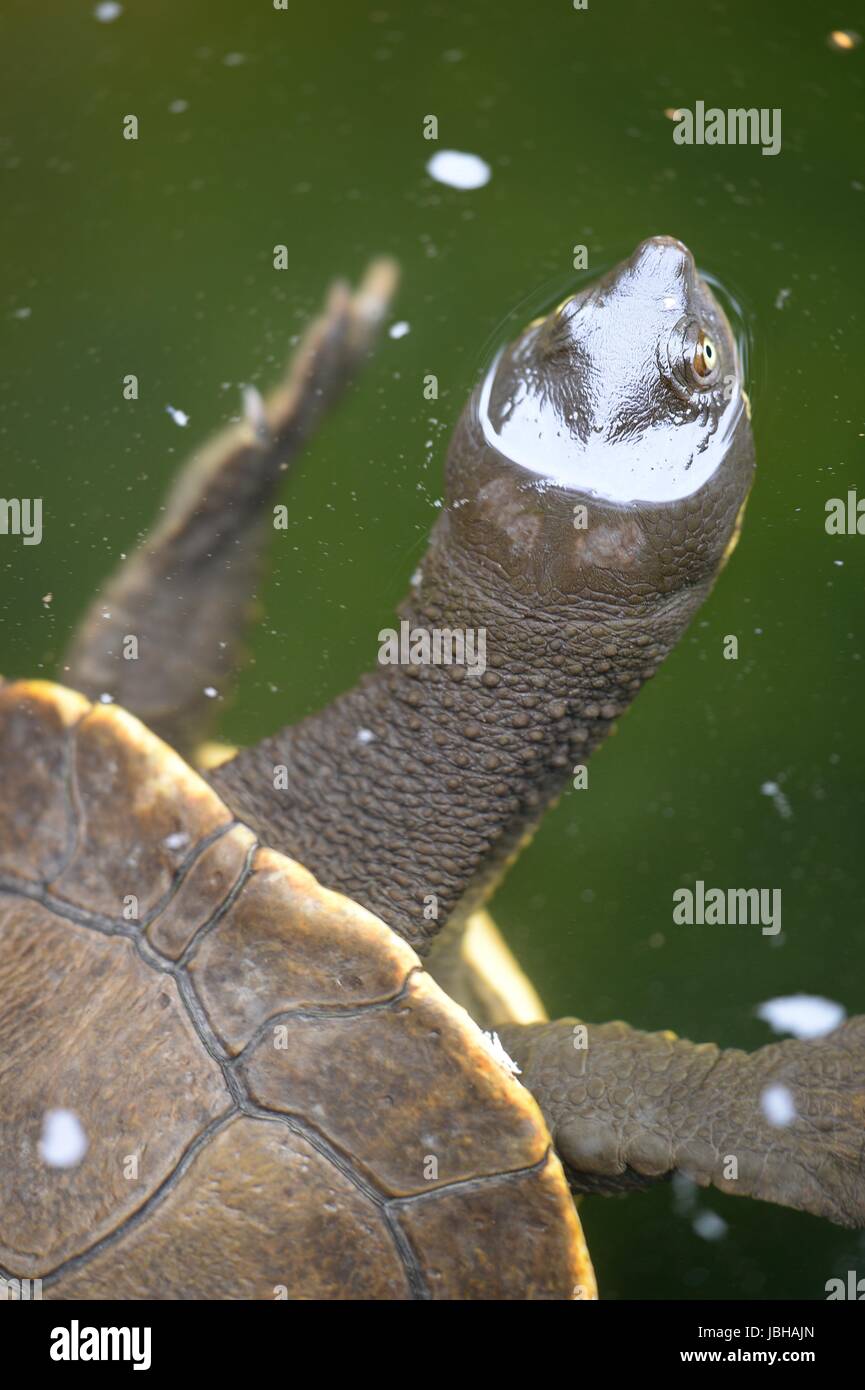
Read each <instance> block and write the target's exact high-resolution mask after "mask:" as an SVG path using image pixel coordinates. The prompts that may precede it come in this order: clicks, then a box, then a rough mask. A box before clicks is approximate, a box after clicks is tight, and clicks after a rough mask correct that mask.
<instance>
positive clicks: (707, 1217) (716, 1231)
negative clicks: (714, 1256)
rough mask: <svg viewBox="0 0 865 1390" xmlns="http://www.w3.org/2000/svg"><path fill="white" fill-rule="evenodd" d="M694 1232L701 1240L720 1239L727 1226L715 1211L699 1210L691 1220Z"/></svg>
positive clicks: (724, 1233) (725, 1232)
mask: <svg viewBox="0 0 865 1390" xmlns="http://www.w3.org/2000/svg"><path fill="white" fill-rule="evenodd" d="M693 1226H694V1232H695V1234H696V1235H698V1236H700V1237H702V1239H703V1240H721V1238H722V1237H723V1236H725V1235H726V1234H727V1231H728V1230H729V1227H728V1225H727V1223H726V1221H725V1220H724V1218H723V1216H719V1215H718V1213H717V1212H716V1211H699V1212H697V1215H696V1216H695V1217H694V1221H693Z"/></svg>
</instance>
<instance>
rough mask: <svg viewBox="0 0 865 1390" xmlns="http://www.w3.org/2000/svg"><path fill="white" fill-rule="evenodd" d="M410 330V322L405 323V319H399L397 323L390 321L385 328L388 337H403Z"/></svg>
mask: <svg viewBox="0 0 865 1390" xmlns="http://www.w3.org/2000/svg"><path fill="white" fill-rule="evenodd" d="M410 332H411V324H410V323H406V321H405V319H400V321H399V323H392V324H391V326H390V328H389V329H388V330H387V335H388V337H389V338H404V337H405V335H406V333H410Z"/></svg>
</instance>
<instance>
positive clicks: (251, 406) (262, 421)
mask: <svg viewBox="0 0 865 1390" xmlns="http://www.w3.org/2000/svg"><path fill="white" fill-rule="evenodd" d="M243 414H244V417H245V419H246V420H247V421H248V422H249V424H250V425H252V428H253V429H254V430H255V433H256V434H257V436H258V438H259V439H268V438H269V437H270V426H269V425H268V423H267V412H266V410H265V408H264V400H263V398H262V395H261V392H260V391H259V389H258V387H257V386H244V388H243Z"/></svg>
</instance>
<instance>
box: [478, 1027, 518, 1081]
mask: <svg viewBox="0 0 865 1390" xmlns="http://www.w3.org/2000/svg"><path fill="white" fill-rule="evenodd" d="M481 1037H482V1038H483V1040H484V1045H485V1047H486V1049H487V1052H488V1053H489V1054H490V1056H491V1057H492V1059H493V1061H495V1062H498V1064H499V1066H500V1067H504V1069H505V1071H509V1072H510V1074H511V1076H519V1075H520V1068H519V1067H518V1066H517V1064H516V1062H515V1061H514V1059H513V1057H509V1056H508V1054H507V1052H505V1049H504V1047H503V1046H502V1040H501V1038H500V1037H499V1035H498V1033H485V1032H484V1031H483V1029H481Z"/></svg>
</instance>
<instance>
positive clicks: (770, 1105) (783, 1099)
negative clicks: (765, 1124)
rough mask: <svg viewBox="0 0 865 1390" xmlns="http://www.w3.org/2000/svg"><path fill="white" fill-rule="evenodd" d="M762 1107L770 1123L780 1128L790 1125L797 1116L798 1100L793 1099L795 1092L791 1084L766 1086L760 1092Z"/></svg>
mask: <svg viewBox="0 0 865 1390" xmlns="http://www.w3.org/2000/svg"><path fill="white" fill-rule="evenodd" d="M760 1109H761V1110H762V1112H763V1114H764V1115H765V1117H766V1119H767V1120H768V1121H769V1124H770V1125H775V1126H776V1127H777V1128H778V1129H782V1128H784V1126H786V1125H790V1124H792V1123H793V1121H794V1120H795V1118H796V1102H795V1101H794V1100H793V1092H792V1091H791V1090H790V1088H789V1086H781V1085H780V1084H776V1085H774V1086H766V1087H765V1088H764V1089H763V1090H762V1091H761V1092H760Z"/></svg>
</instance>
